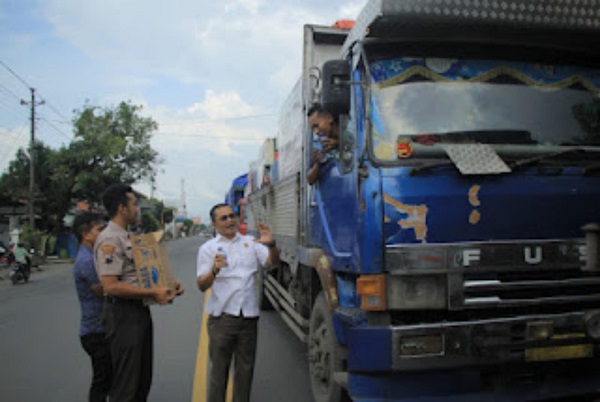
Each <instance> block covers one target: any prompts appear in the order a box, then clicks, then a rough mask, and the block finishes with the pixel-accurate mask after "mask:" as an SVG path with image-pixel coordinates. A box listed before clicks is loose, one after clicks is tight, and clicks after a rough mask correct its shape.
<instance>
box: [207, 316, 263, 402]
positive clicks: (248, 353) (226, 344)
mask: <svg viewBox="0 0 600 402" xmlns="http://www.w3.org/2000/svg"><path fill="white" fill-rule="evenodd" d="M257 324H258V319H257V318H244V317H233V316H230V315H227V314H223V315H221V316H220V317H212V316H211V317H209V318H208V336H209V338H210V342H209V346H208V353H209V356H210V362H211V365H212V366H211V370H210V381H209V387H208V402H224V401H225V393H226V391H227V379H228V377H229V366H230V364H231V359H232V357H234V358H235V369H234V383H233V402H249V401H250V390H251V387H252V376H253V374H254V358H255V356H256V339H257V331H258V325H257Z"/></svg>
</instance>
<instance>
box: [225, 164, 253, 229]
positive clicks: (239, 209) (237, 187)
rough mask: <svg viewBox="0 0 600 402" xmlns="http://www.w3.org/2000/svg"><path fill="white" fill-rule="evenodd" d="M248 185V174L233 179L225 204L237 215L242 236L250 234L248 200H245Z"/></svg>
mask: <svg viewBox="0 0 600 402" xmlns="http://www.w3.org/2000/svg"><path fill="white" fill-rule="evenodd" d="M247 185H248V174H247V173H244V174H242V175H239V176H238V177H236V178H235V179H233V181H232V182H231V187H229V190H227V194H225V204H227V205H230V206H231V207H232V208H233V210H234V212H235V213H236V214H237V216H238V222H239V231H240V233H242V234H246V233H247V232H248V226H247V224H246V216H245V205H246V199H245V198H244V194H245V192H246V186H247Z"/></svg>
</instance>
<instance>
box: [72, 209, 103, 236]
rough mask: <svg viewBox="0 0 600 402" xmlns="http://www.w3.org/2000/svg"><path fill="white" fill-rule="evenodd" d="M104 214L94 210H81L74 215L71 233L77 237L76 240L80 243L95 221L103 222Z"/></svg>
mask: <svg viewBox="0 0 600 402" xmlns="http://www.w3.org/2000/svg"><path fill="white" fill-rule="evenodd" d="M104 221H105V219H104V216H103V215H101V214H98V213H95V212H87V211H84V212H81V213H79V214H77V215H76V216H75V220H73V233H75V237H77V241H78V242H79V243H81V240H83V236H85V234H86V233H87V232H89V231H90V230H92V228H93V227H94V224H95V223H104Z"/></svg>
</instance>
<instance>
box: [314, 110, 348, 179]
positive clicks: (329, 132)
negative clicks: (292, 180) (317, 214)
mask: <svg viewBox="0 0 600 402" xmlns="http://www.w3.org/2000/svg"><path fill="white" fill-rule="evenodd" d="M306 116H307V117H308V125H309V126H310V128H311V130H312V132H313V134H314V137H313V138H314V139H313V149H314V151H313V154H312V156H311V167H310V170H309V171H308V175H307V181H308V184H310V185H313V184H314V183H315V182H316V181H317V179H318V178H319V174H320V170H321V167H322V166H323V165H325V164H326V163H327V162H329V161H330V160H331V159H334V158H336V157H337V155H336V154H337V150H338V145H339V133H340V125H339V122H338V120H337V118H336V117H335V116H334V115H332V114H331V113H330V112H328V111H327V110H326V109H324V108H323V107H322V106H321V105H319V104H315V105H313V106H311V108H310V109H308V112H307V113H306Z"/></svg>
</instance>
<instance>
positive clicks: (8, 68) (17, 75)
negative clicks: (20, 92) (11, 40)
mask: <svg viewBox="0 0 600 402" xmlns="http://www.w3.org/2000/svg"><path fill="white" fill-rule="evenodd" d="M0 64H2V65H3V66H4V68H6V69H7V70H8V71H9V72H10V73H11V74H12V75H14V76H15V77H16V78H17V79H18V80H19V81H21V82H22V83H23V85H25V86H26V87H27V88H31V85H29V84H28V83H27V81H25V80H24V79H23V78H21V77H20V76H19V74H17V73H15V72H14V71H13V70H12V68H10V67H9V66H7V65H6V64H4V62H3V61H2V60H0Z"/></svg>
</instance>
